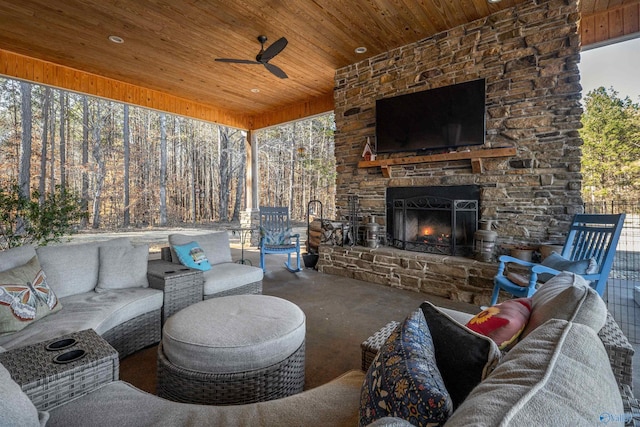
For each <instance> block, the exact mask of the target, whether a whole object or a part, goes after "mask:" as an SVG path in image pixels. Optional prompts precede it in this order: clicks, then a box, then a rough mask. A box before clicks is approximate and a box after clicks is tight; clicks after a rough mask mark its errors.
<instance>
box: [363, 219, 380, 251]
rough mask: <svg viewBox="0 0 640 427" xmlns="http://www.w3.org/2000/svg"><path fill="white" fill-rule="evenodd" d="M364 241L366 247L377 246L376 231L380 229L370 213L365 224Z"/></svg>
mask: <svg viewBox="0 0 640 427" xmlns="http://www.w3.org/2000/svg"><path fill="white" fill-rule="evenodd" d="M364 229H365V241H366V242H367V247H369V248H373V249H375V248H377V247H378V231H379V230H380V226H379V225H378V223H377V222H376V218H375V217H374V216H373V215H371V216H370V217H369V222H368V223H366V224H365V226H364Z"/></svg>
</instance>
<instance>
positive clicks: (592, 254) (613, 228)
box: [491, 214, 625, 305]
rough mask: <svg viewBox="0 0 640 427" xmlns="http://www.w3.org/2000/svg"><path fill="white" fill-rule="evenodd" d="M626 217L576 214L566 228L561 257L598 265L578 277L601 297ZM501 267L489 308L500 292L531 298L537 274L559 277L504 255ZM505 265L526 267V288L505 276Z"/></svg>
mask: <svg viewBox="0 0 640 427" xmlns="http://www.w3.org/2000/svg"><path fill="white" fill-rule="evenodd" d="M624 218H625V214H619V215H601V214H578V215H575V216H574V218H573V221H572V223H571V228H570V229H569V234H568V235H567V239H566V240H565V243H564V246H563V248H562V253H561V254H560V255H561V256H562V257H563V258H565V259H566V260H568V261H573V262H578V261H582V260H590V259H593V260H595V262H596V263H597V272H595V273H592V274H580V275H581V276H582V277H584V278H585V279H586V280H588V281H590V282H591V286H592V287H593V288H594V289H595V290H596V291H597V292H598V294H599V295H600V296H602V295H603V294H604V291H605V289H606V286H607V279H608V278H609V272H610V271H611V266H612V265H613V259H614V257H615V253H616V246H617V244H618V239H619V238H620V233H621V232H622V226H623V224H624ZM499 260H500V266H499V267H498V274H497V275H496V276H495V278H494V287H493V295H492V296H491V305H494V304H496V303H497V302H498V294H499V293H500V290H501V289H502V290H505V291H507V292H509V293H511V294H512V295H513V296H515V297H519V298H522V297H530V296H532V295H533V294H534V293H535V291H536V286H538V278H539V275H540V274H551V275H556V274H559V273H560V271H558V270H555V269H553V268H550V267H548V266H545V265H542V264H536V263H532V262H526V261H522V260H520V259H518V258H514V257H511V256H507V255H503V256H501V257H500V258H499ZM508 263H515V264H518V265H520V266H524V267H528V268H529V278H528V279H529V281H528V284H527V286H522V285H519V284H517V283H514V282H513V281H512V280H510V278H509V277H507V276H506V275H505V268H506V266H507V264H508Z"/></svg>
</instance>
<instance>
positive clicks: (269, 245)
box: [258, 207, 301, 273]
mask: <svg viewBox="0 0 640 427" xmlns="http://www.w3.org/2000/svg"><path fill="white" fill-rule="evenodd" d="M258 246H259V248H260V268H262V270H263V271H264V272H265V273H266V271H267V269H266V265H265V260H264V257H265V255H267V254H287V262H285V264H284V266H285V267H286V269H287V270H289V271H291V272H292V273H297V272H298V271H300V270H301V268H300V235H299V234H292V233H291V228H290V226H289V208H287V207H260V243H259V245H258ZM294 253H295V254H296V266H295V267H293V266H292V265H291V254H294Z"/></svg>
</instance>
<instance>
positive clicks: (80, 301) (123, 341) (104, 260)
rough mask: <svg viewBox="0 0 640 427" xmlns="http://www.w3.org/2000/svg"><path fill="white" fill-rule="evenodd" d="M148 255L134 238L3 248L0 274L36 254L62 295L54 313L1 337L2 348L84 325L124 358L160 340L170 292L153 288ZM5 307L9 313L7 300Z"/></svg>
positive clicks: (17, 268)
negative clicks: (164, 312) (165, 292)
mask: <svg viewBox="0 0 640 427" xmlns="http://www.w3.org/2000/svg"><path fill="white" fill-rule="evenodd" d="M148 254H149V248H148V246H146V245H142V246H133V245H132V244H131V242H130V241H129V239H128V238H116V239H111V240H106V241H101V242H91V243H82V244H62V245H55V246H43V247H38V248H34V247H32V246H22V247H17V248H13V249H9V250H6V251H2V252H0V275H1V274H3V272H4V273H5V274H6V273H11V272H17V273H16V274H20V273H21V268H22V267H23V266H24V265H25V264H26V263H28V262H29V261H30V260H31V261H32V262H33V259H34V257H35V258H36V259H37V261H38V264H39V267H40V269H41V271H42V272H44V276H45V277H46V283H47V284H48V286H49V288H50V290H51V291H52V292H53V295H55V298H56V299H57V302H56V308H54V309H53V310H51V313H48V314H47V315H46V316H44V317H42V318H37V319H36V320H33V321H30V322H25V323H27V324H28V326H26V327H24V328H22V329H21V330H18V331H15V332H9V333H4V334H2V335H0V348H4V349H6V350H9V349H13V348H17V347H22V346H26V345H29V344H33V343H37V342H41V341H45V340H49V339H51V338H54V337H58V336H61V335H65V334H68V333H71V332H77V331H80V330H84V329H93V330H95V331H96V332H97V333H98V334H99V335H101V336H102V337H103V338H104V339H105V340H107V341H108V342H109V343H110V344H111V345H112V346H113V347H114V348H115V349H116V350H117V351H118V353H119V356H120V358H123V357H125V356H127V355H129V354H131V353H134V352H135V351H137V350H140V349H142V348H144V347H147V346H149V345H152V344H155V343H157V342H159V341H160V328H161V319H160V316H161V308H162V304H163V296H164V295H163V292H162V291H161V290H157V289H151V288H149V284H148V281H147V262H148ZM9 277H11V276H9ZM28 280H31V279H26V281H28ZM34 283H35V281H34ZM45 291H46V290H45ZM46 292H48V291H46ZM0 295H2V294H0ZM5 296H6V295H5ZM41 305H42V304H41ZM60 307H61V308H60ZM0 309H3V310H5V312H4V314H5V315H7V311H8V310H9V307H8V306H7V304H6V303H5V305H4V307H0ZM38 310H40V308H38ZM38 317H40V311H38Z"/></svg>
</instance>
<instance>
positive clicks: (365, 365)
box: [360, 320, 400, 372]
mask: <svg viewBox="0 0 640 427" xmlns="http://www.w3.org/2000/svg"><path fill="white" fill-rule="evenodd" d="M399 324H400V323H399V322H396V321H395V320H392V321H391V322H389V323H387V324H386V325H384V326H383V327H382V329H380V330H379V331H377V332H376V333H375V334H373V335H371V336H370V337H369V338H367V339H366V340H365V341H364V342H363V343H362V344H360V349H361V350H362V370H363V371H365V372H366V371H367V369H369V365H371V362H373V359H374V358H375V357H376V354H378V350H380V347H382V344H384V342H385V341H386V340H387V338H388V337H389V335H391V332H393V330H394V329H395V328H396V327H397V326H398V325H399Z"/></svg>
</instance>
